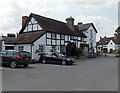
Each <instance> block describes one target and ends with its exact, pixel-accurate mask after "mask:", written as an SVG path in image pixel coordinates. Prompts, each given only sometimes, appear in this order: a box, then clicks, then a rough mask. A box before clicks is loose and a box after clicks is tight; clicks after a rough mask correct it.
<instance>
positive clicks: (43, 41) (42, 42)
mask: <svg viewBox="0 0 120 93" xmlns="http://www.w3.org/2000/svg"><path fill="white" fill-rule="evenodd" d="M39 45H44V46H45V52H47V51H48V50H49V47H46V34H44V35H43V36H42V37H41V38H39V39H38V40H37V41H35V42H34V43H33V46H32V58H33V59H36V60H38V59H39V55H38V54H37V53H35V52H36V50H37V49H39Z"/></svg>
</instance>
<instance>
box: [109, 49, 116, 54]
mask: <svg viewBox="0 0 120 93" xmlns="http://www.w3.org/2000/svg"><path fill="white" fill-rule="evenodd" d="M116 51H117V50H110V51H109V53H110V54H114V53H116Z"/></svg>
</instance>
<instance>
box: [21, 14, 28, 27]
mask: <svg viewBox="0 0 120 93" xmlns="http://www.w3.org/2000/svg"><path fill="white" fill-rule="evenodd" d="M27 20H28V16H22V26H24V24H25V23H26V22H27Z"/></svg>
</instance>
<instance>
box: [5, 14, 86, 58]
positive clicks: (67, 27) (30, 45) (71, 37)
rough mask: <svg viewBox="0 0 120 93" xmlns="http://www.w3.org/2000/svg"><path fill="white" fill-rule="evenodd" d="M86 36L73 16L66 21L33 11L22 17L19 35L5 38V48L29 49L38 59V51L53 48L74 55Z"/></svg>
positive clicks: (46, 50) (41, 51)
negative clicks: (75, 23)
mask: <svg viewBox="0 0 120 93" xmlns="http://www.w3.org/2000/svg"><path fill="white" fill-rule="evenodd" d="M85 38H87V37H86V35H85V34H84V33H83V32H82V31H80V30H79V28H78V26H76V25H74V19H73V18H72V17H70V18H67V19H66V23H64V22H61V21H57V20H54V19H51V18H46V17H43V16H40V15H37V14H33V13H31V14H30V16H29V17H27V16H24V17H22V28H21V30H20V32H19V35H18V36H17V37H14V36H13V37H9V36H8V37H5V38H4V41H3V50H7V49H15V50H19V51H23V50H24V51H28V52H30V53H31V56H32V58H33V59H37V60H38V58H39V56H38V54H37V53H36V52H39V53H43V52H49V51H50V50H51V49H54V50H55V51H56V52H63V53H66V54H67V55H68V56H72V55H74V54H75V48H76V47H78V48H79V47H80V45H81V44H84V42H83V40H84V39H85Z"/></svg>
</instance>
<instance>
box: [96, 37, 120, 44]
mask: <svg viewBox="0 0 120 93" xmlns="http://www.w3.org/2000/svg"><path fill="white" fill-rule="evenodd" d="M110 40H112V41H113V42H114V43H115V44H120V37H119V38H116V39H115V38H114V37H104V38H101V39H100V40H99V41H98V42H97V44H98V45H107V44H108V43H109V42H110Z"/></svg>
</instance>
